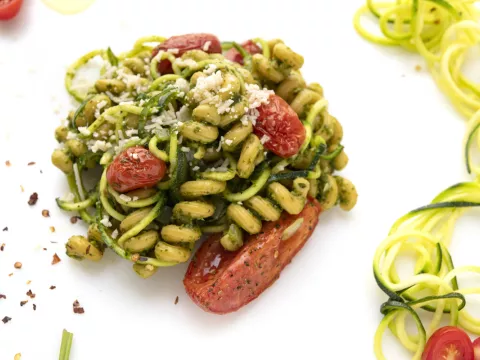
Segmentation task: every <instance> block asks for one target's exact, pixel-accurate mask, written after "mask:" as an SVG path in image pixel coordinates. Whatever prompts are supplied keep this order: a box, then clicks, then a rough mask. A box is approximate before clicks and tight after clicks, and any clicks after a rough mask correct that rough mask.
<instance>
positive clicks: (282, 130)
mask: <svg viewBox="0 0 480 360" xmlns="http://www.w3.org/2000/svg"><path fill="white" fill-rule="evenodd" d="M268 100H269V101H268V103H267V104H263V105H261V106H260V107H259V108H258V109H257V110H258V112H259V116H258V118H257V121H256V123H255V125H254V132H255V134H256V135H257V136H258V137H260V138H262V137H263V136H267V141H266V142H265V143H264V146H265V147H266V148H267V149H268V150H270V151H272V152H273V153H275V154H276V155H278V156H280V157H283V158H288V157H290V156H293V155H295V154H296V153H298V151H299V150H300V148H301V147H302V144H303V142H304V141H305V136H306V134H305V128H304V127H303V124H302V122H301V121H300V119H299V118H298V115H297V113H296V112H295V111H294V110H293V109H292V108H291V107H290V105H288V103H287V102H286V101H285V100H283V99H282V98H281V97H280V96H278V95H270V97H269V99H268Z"/></svg>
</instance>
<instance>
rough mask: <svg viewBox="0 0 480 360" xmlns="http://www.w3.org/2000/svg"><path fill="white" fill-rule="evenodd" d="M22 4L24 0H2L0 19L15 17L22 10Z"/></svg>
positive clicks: (0, 3)
mask: <svg viewBox="0 0 480 360" xmlns="http://www.w3.org/2000/svg"><path fill="white" fill-rule="evenodd" d="M22 4H23V0H6V1H5V0H3V1H0V20H10V19H12V18H14V17H15V16H16V15H17V14H18V12H19V11H20V8H21V7H22Z"/></svg>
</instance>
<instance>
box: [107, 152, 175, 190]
mask: <svg viewBox="0 0 480 360" xmlns="http://www.w3.org/2000/svg"><path fill="white" fill-rule="evenodd" d="M166 168H167V166H166V165H165V162H164V161H163V160H160V159H158V158H156V157H155V156H154V155H153V154H152V153H151V152H150V151H148V150H147V149H145V148H143V147H141V146H134V147H131V148H128V149H127V150H125V151H123V152H122V153H120V154H119V155H117V157H116V158H115V159H114V160H113V162H112V163H111V164H110V166H109V167H108V170H107V182H108V183H109V185H110V186H111V187H112V188H113V189H114V190H116V191H118V192H121V193H124V192H127V191H132V190H135V189H141V188H150V187H153V186H155V185H156V184H157V183H158V182H159V181H160V180H162V178H163V176H164V175H165V171H166Z"/></svg>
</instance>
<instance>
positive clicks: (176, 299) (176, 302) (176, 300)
mask: <svg viewBox="0 0 480 360" xmlns="http://www.w3.org/2000/svg"><path fill="white" fill-rule="evenodd" d="M177 304H178V296H177V297H176V298H175V305H177Z"/></svg>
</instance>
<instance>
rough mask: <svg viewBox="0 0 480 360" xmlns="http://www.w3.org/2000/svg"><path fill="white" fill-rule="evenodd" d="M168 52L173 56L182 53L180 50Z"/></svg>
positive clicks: (169, 50)
mask: <svg viewBox="0 0 480 360" xmlns="http://www.w3.org/2000/svg"><path fill="white" fill-rule="evenodd" d="M167 52H169V53H170V54H173V55H177V54H178V53H179V52H180V50H178V49H168V50H167Z"/></svg>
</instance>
